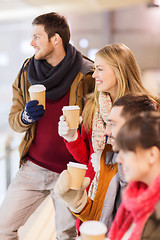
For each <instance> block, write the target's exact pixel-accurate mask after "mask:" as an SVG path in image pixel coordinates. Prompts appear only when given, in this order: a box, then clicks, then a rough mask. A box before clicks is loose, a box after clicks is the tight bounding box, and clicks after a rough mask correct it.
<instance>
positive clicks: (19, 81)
mask: <svg viewBox="0 0 160 240" xmlns="http://www.w3.org/2000/svg"><path fill="white" fill-rule="evenodd" d="M28 59H29V58H27V59H26V60H25V61H24V63H23V65H22V67H21V70H20V73H19V78H18V91H20V88H21V76H22V73H23V71H24V69H25V67H26V66H27V64H28V63H29V61H30V59H29V61H28ZM27 61H28V63H27V64H26V62H27ZM25 64H26V65H25Z"/></svg>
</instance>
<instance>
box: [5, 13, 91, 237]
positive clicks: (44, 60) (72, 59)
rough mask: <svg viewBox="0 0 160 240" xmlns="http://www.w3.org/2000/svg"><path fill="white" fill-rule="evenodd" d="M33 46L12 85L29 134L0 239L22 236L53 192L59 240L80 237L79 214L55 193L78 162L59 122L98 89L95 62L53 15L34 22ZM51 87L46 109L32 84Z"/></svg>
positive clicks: (15, 108) (16, 115)
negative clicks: (71, 165) (69, 108)
mask: <svg viewBox="0 0 160 240" xmlns="http://www.w3.org/2000/svg"><path fill="white" fill-rule="evenodd" d="M32 36H33V38H32V41H31V46H33V47H34V49H35V54H34V56H33V57H31V58H30V59H27V60H26V61H25V62H24V64H23V66H22V68H21V70H20V72H19V74H18V76H17V78H16V80H15V82H14V83H13V104H12V107H11V111H10V114H9V123H10V126H11V128H12V129H13V130H14V131H16V132H21V133H25V135H24V138H23V140H22V142H21V144H20V146H19V152H20V167H21V168H20V170H19V171H18V173H17V175H16V177H15V179H14V180H13V181H12V183H11V185H10V187H9V189H8V191H7V194H6V197H5V199H4V201H3V203H2V206H1V208H0V240H12V239H18V229H19V227H20V226H22V225H23V224H24V223H25V222H26V221H27V219H28V218H29V216H30V215H31V214H32V213H33V212H34V211H35V210H36V208H37V207H38V206H39V205H40V204H41V202H42V201H43V200H44V199H45V198H46V196H48V195H49V194H50V196H51V198H52V200H53V204H54V207H55V224H56V233H57V240H67V239H68V240H71V239H75V237H76V235H77V232H76V226H75V217H74V216H73V215H72V214H71V212H70V210H69V209H68V208H67V207H66V205H65V204H64V202H63V201H62V200H61V199H60V198H58V197H57V196H56V195H55V193H54V190H53V188H54V184H55V183H56V181H57V179H58V176H59V174H60V173H61V172H62V171H63V170H64V169H66V166H67V163H68V162H69V161H75V160H74V159H73V157H72V156H71V155H70V154H69V152H68V150H67V149H66V146H65V144H64V142H63V140H62V139H61V137H60V136H59V135H58V121H59V116H61V114H62V107H63V106H64V105H79V107H80V109H81V111H82V109H83V104H84V102H83V101H84V96H85V95H86V94H87V93H90V92H92V91H93V89H94V79H93V78H92V75H91V74H92V62H91V61H89V60H88V59H87V58H84V57H83V56H82V55H81V53H80V52H79V51H77V50H76V48H75V47H73V46H72V45H71V44H69V40H70V30H69V26H68V23H67V21H66V19H65V18H64V17H63V16H61V15H59V14H57V13H54V12H52V13H48V14H43V15H41V16H38V17H36V18H35V19H34V20H33V32H32ZM35 84H43V85H44V86H45V87H46V108H45V109H44V107H43V106H42V105H37V104H38V101H37V100H32V101H31V99H30V95H29V92H28V88H29V87H30V86H31V85H35Z"/></svg>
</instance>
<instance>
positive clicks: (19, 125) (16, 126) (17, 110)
mask: <svg viewBox="0 0 160 240" xmlns="http://www.w3.org/2000/svg"><path fill="white" fill-rule="evenodd" d="M19 74H20V73H19ZM19 74H18V76H17V78H16V80H15V82H14V83H13V85H12V91H13V97H12V106H11V110H10V113H9V125H10V127H11V128H12V129H13V130H14V131H16V132H20V133H22V132H25V131H26V130H28V129H29V128H30V127H31V126H32V123H31V124H28V125H27V124H24V123H23V122H22V120H21V114H22V111H23V109H24V108H25V100H24V97H23V94H22V91H21V90H20V91H19V89H18V79H19ZM27 89H28V88H27Z"/></svg>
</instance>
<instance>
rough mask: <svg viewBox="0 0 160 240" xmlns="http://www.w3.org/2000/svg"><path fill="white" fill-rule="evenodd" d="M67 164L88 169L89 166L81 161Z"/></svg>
mask: <svg viewBox="0 0 160 240" xmlns="http://www.w3.org/2000/svg"><path fill="white" fill-rule="evenodd" d="M67 166H70V167H75V168H82V169H86V170H87V169H88V168H87V165H85V164H81V163H76V162H69V163H68V164H67Z"/></svg>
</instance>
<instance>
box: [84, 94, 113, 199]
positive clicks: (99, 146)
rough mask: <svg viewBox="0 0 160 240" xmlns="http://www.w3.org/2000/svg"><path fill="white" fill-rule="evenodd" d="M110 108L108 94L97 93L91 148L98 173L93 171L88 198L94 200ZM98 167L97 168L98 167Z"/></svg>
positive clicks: (110, 103) (110, 102)
mask: <svg viewBox="0 0 160 240" xmlns="http://www.w3.org/2000/svg"><path fill="white" fill-rule="evenodd" d="M111 108H112V101H111V98H110V96H109V94H105V93H103V92H100V93H99V107H97V108H96V109H95V114H94V117H93V124H92V146H93V149H94V152H95V153H96V155H97V158H95V159H94V161H97V163H95V165H96V166H97V169H99V170H98V171H97V170H95V176H94V179H93V181H92V183H91V185H90V188H89V192H88V196H89V197H90V198H91V199H92V200H94V198H95V196H96V192H97V188H98V181H99V174H100V159H101V154H102V152H103V150H104V148H105V144H106V136H105V135H104V131H105V125H106V123H107V119H108V114H109V113H110V110H111ZM98 166H99V167H98Z"/></svg>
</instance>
